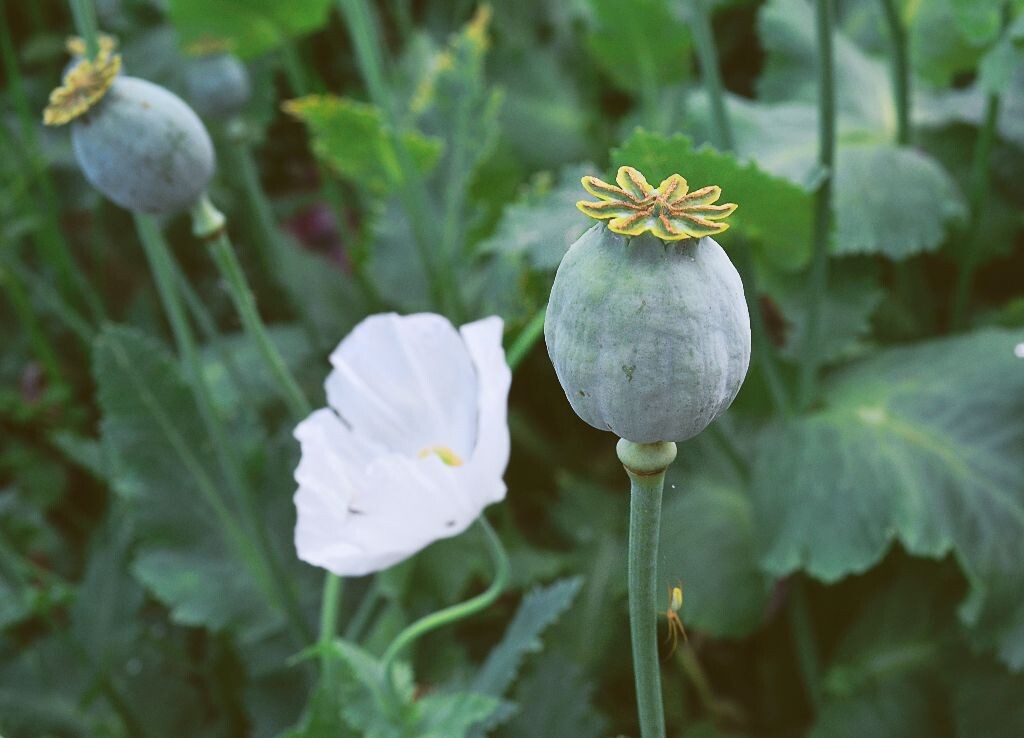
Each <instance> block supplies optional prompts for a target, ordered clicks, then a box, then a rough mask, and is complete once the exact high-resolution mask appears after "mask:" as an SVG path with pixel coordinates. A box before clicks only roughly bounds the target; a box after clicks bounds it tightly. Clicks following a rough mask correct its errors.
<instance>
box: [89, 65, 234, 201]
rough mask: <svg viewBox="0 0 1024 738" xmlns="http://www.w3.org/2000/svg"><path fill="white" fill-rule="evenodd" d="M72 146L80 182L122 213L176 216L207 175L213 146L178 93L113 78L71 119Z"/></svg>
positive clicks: (202, 188) (200, 188) (135, 80)
mask: <svg viewBox="0 0 1024 738" xmlns="http://www.w3.org/2000/svg"><path fill="white" fill-rule="evenodd" d="M71 143H72V146H73V147H74V151H75V157H76V158H77V160H78V164H79V166H80V167H81V168H82V171H83V172H84V173H85V177H86V179H88V180H89V182H90V183H91V184H92V185H93V187H95V188H96V189H98V190H100V191H101V192H102V193H103V194H104V195H106V196H107V197H109V198H110V199H111V200H113V201H114V202H116V203H117V204H118V205H120V206H121V207H123V208H126V209H128V210H135V211H139V212H143V213H172V212H176V211H178V210H182V209H184V208H187V207H189V206H190V205H192V204H193V203H194V202H195V201H196V200H197V199H198V198H199V196H200V195H201V194H202V193H203V192H204V191H205V190H206V187H207V185H208V184H209V182H210V179H211V177H213V170H214V153H213V143H212V142H211V141H210V136H209V134H208V133H207V132H206V128H204V127H203V124H202V122H201V121H200V120H199V116H197V115H196V114H195V113H194V112H193V111H192V108H190V107H189V106H188V105H186V104H185V103H184V102H183V101H182V100H181V98H179V97H178V96H177V95H174V94H173V93H171V92H168V91H167V90H165V89H164V88H163V87H160V86H159V85H155V84H153V83H152V82H147V81H146V80H142V79H138V78H136V77H118V78H117V79H116V80H115V81H114V83H113V84H112V85H111V87H110V89H109V90H108V91H107V94H106V95H104V96H103V98H102V99H101V100H100V101H99V102H98V103H97V104H96V106H95V107H94V108H92V109H91V110H89V112H87V113H86V114H85V115H82V116H80V117H78V118H76V119H75V120H74V122H73V123H72V127H71Z"/></svg>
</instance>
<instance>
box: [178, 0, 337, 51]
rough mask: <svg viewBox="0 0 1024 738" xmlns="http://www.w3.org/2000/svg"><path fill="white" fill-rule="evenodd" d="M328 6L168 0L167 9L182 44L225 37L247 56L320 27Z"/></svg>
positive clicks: (319, 2)
mask: <svg viewBox="0 0 1024 738" xmlns="http://www.w3.org/2000/svg"><path fill="white" fill-rule="evenodd" d="M330 8H331V0H292V1H291V2H288V3H281V2H275V1H274V0H245V2H241V0H171V2H170V7H169V8H168V12H169V14H170V17H171V21H172V22H173V23H174V26H175V28H177V30H178V34H179V36H180V37H181V42H182V45H184V46H188V45H189V44H191V43H193V42H195V41H201V40H203V39H205V38H209V37H214V38H218V39H226V40H228V41H229V42H230V43H231V45H232V51H234V53H236V54H238V55H239V56H240V57H242V58H243V59H248V58H250V57H253V56H258V55H259V54H262V53H264V52H267V51H270V50H272V49H276V48H277V47H278V46H281V45H282V44H283V43H286V42H288V40H289V39H290V38H294V37H296V36H301V35H303V34H306V33H310V32H312V31H315V30H317V29H319V28H322V27H323V26H324V25H325V24H326V23H327V17H328V13H329V11H330Z"/></svg>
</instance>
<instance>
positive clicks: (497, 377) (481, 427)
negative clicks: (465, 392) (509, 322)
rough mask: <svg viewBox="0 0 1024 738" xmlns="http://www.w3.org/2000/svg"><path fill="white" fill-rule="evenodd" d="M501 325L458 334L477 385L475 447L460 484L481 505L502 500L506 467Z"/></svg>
mask: <svg viewBox="0 0 1024 738" xmlns="http://www.w3.org/2000/svg"><path fill="white" fill-rule="evenodd" d="M502 327H503V324H502V321H501V318H499V317H497V316H492V317H490V318H484V319H483V320H478V321H476V322H474V323H467V324H466V325H464V326H462V328H461V329H460V332H461V333H462V339H463V340H464V341H465V343H466V348H467V349H468V350H469V355H470V356H471V357H472V359H473V366H474V367H475V369H476V374H477V381H478V393H479V394H478V399H477V404H478V408H479V409H478V412H477V429H476V447H475V448H474V449H473V455H472V456H471V457H470V459H469V460H468V462H467V464H466V466H465V467H463V468H460V469H459V471H461V472H462V474H460V475H459V477H460V480H459V481H460V482H461V483H462V484H463V485H466V486H467V487H468V489H469V490H470V492H471V493H472V494H474V495H475V496H476V497H477V498H478V499H479V500H480V501H481V502H482V503H483V505H482V506H481V507H483V506H484V505H487V504H490V503H492V502H497V501H498V500H502V499H504V498H505V490H506V488H505V482H504V481H503V480H502V477H503V476H504V474H505V468H506V467H507V466H508V457H509V449H510V439H509V432H508V392H509V388H510V386H511V384H512V370H511V369H509V366H508V362H507V361H506V360H505V350H504V349H503V348H502V345H501V334H502Z"/></svg>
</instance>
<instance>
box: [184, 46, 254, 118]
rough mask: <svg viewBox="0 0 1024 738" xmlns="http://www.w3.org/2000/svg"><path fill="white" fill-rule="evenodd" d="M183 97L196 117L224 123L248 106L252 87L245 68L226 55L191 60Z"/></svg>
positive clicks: (207, 55) (186, 70) (229, 55)
mask: <svg viewBox="0 0 1024 738" xmlns="http://www.w3.org/2000/svg"><path fill="white" fill-rule="evenodd" d="M185 94H186V97H188V101H189V103H190V104H191V105H192V107H193V109H195V111H196V112H197V113H199V115H201V116H202V117H204V118H211V119H214V120H225V119H228V118H231V117H233V116H235V115H238V114H239V113H240V112H241V111H242V109H243V108H244V107H245V106H246V104H247V103H248V102H249V98H250V97H251V95H252V83H251V82H250V80H249V70H248V69H246V67H245V64H243V63H242V61H241V60H240V59H239V58H238V57H236V56H234V55H233V54H228V53H226V52H219V53H214V54H206V55H203V56H198V57H196V58H194V59H190V60H189V62H188V64H187V65H186V67H185Z"/></svg>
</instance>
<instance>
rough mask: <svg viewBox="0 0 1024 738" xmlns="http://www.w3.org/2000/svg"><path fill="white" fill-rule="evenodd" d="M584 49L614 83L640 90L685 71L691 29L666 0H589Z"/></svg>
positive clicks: (660, 84) (675, 78) (679, 77)
mask: <svg viewBox="0 0 1024 738" xmlns="http://www.w3.org/2000/svg"><path fill="white" fill-rule="evenodd" d="M588 5H589V7H590V22H589V31H588V33H587V49H588V51H589V52H590V58H591V59H592V60H593V62H594V63H595V64H597V65H599V66H600V67H601V69H602V70H603V71H604V72H605V73H607V74H608V76H609V77H611V79H612V81H613V82H615V84H616V86H617V87H619V88H620V89H622V90H624V91H626V92H632V93H633V94H639V93H640V91H641V90H642V88H643V87H644V86H645V85H647V86H649V87H650V88H653V89H654V90H657V89H658V88H660V87H663V86H664V85H667V84H671V83H673V82H681V81H683V80H685V79H686V78H687V77H688V76H689V69H690V67H689V58H690V53H691V42H690V32H689V29H688V28H687V26H686V24H685V23H683V22H682V21H681V20H679V19H678V18H676V17H675V15H673V13H672V11H671V10H669V7H668V3H667V2H665V0H633V2H631V3H630V5H629V6H628V8H627V7H623V5H622V3H621V2H619V1H618V0H588Z"/></svg>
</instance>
